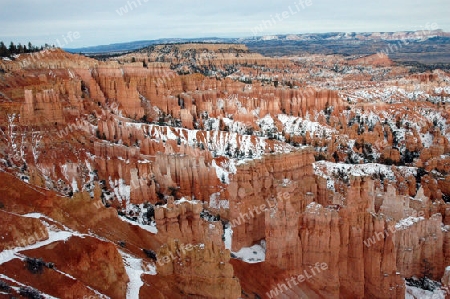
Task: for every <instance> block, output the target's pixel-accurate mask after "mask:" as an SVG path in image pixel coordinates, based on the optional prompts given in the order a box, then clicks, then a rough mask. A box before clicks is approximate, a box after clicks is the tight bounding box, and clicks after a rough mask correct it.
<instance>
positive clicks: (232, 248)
mask: <svg viewBox="0 0 450 299" xmlns="http://www.w3.org/2000/svg"><path fill="white" fill-rule="evenodd" d="M31 55H34V54H23V55H20V56H17V57H16V58H15V59H14V60H11V59H3V60H0V129H1V130H0V214H2V219H3V221H2V222H1V223H0V237H1V241H0V250H1V251H0V298H12V297H15V298H27V297H26V296H27V295H26V294H27V292H37V293H40V294H42V296H46V298H53V297H54V298H227V299H228V298H229V299H235V298H255V299H256V298H302V297H303V298H415V297H413V295H412V294H414V292H415V291H417V290H418V289H420V287H426V286H427V285H433V286H434V287H429V289H428V290H422V291H423V292H428V293H426V294H428V296H429V298H432V297H431V296H440V297H433V298H450V295H449V294H450V293H448V292H447V291H446V290H448V286H449V284H450V280H449V279H448V277H449V275H450V268H447V267H448V266H450V206H448V202H450V156H449V153H450V143H449V141H450V127H449V118H450V113H449V102H450V74H449V73H448V72H446V71H444V70H440V69H435V70H433V71H428V72H417V71H414V70H413V69H412V67H408V66H405V65H403V64H398V63H396V62H395V61H392V60H391V59H390V58H389V57H388V56H387V55H377V54H375V55H368V56H364V57H361V55H355V56H353V55H350V56H347V55H345V56H344V55H338V54H332V55H324V54H309V55H302V56H284V57H266V56H264V55H262V54H259V53H255V52H252V51H250V50H249V49H248V48H247V47H246V46H245V45H242V44H220V43H219V44H208V43H186V44H164V45H155V46H150V47H147V48H143V49H140V50H138V51H135V52H132V53H128V54H124V55H121V56H117V57H109V58H107V59H104V60H96V59H93V58H89V57H86V56H82V55H78V54H71V53H67V52H65V51H63V50H61V49H52V50H51V51H50V50H48V51H46V52H45V53H43V54H42V55H39V59H31ZM318 265H320V267H319V266H318ZM325 266H326V267H325ZM318 269H320V270H318ZM302 275H303V276H302ZM301 276H302V277H303V278H302V279H300V277H301ZM293 277H299V278H298V279H297V280H294V279H293ZM421 281H422V283H420V282H421ZM415 282H418V283H416V284H414V283H415ZM433 292H434V293H433ZM49 296H52V297H49ZM36 298H40V297H36Z"/></svg>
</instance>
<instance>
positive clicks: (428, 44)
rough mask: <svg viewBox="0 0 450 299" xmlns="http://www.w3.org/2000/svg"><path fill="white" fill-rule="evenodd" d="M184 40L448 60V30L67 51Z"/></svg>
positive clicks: (270, 52) (281, 51)
mask: <svg viewBox="0 0 450 299" xmlns="http://www.w3.org/2000/svg"><path fill="white" fill-rule="evenodd" d="M184 42H207V43H241V44H245V45H246V46H248V48H249V49H250V51H253V52H258V53H261V54H264V55H266V56H285V55H301V54H305V53H318V54H343V55H367V54H375V53H385V54H387V55H389V57H390V58H391V59H394V60H397V61H417V62H420V63H425V64H434V63H450V33H446V32H443V31H442V30H433V31H415V32H369V33H355V32H352V33H344V32H333V33H314V34H289V35H268V36H259V37H249V38H215V37H209V38H196V39H181V38H169V39H158V40H148V41H134V42H128V43H118V44H111V45H101V46H94V47H87V48H80V49H66V50H67V51H69V52H74V53H84V54H88V55H93V54H100V53H102V54H105V53H106V54H114V53H124V52H130V51H134V50H138V49H141V48H144V47H148V46H151V45H156V44H171V43H184Z"/></svg>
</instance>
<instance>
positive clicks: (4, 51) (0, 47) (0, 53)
mask: <svg viewBox="0 0 450 299" xmlns="http://www.w3.org/2000/svg"><path fill="white" fill-rule="evenodd" d="M48 46H49V45H47V44H46V45H45V47H48ZM41 50H44V47H43V46H40V47H37V46H34V45H32V44H31V43H30V42H29V43H28V45H22V44H21V43H19V44H18V45H15V44H14V43H13V42H11V43H10V44H9V46H8V47H7V46H6V45H5V43H4V42H2V41H0V57H9V56H11V55H14V54H22V53H33V52H37V51H41Z"/></svg>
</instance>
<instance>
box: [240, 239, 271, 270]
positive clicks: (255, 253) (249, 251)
mask: <svg viewBox="0 0 450 299" xmlns="http://www.w3.org/2000/svg"><path fill="white" fill-rule="evenodd" d="M265 244H266V242H265V241H264V240H263V241H261V244H260V245H258V244H255V245H253V246H251V247H243V248H241V250H239V251H238V252H234V255H235V256H236V257H237V258H239V259H241V260H243V261H244V262H246V263H249V264H255V263H260V262H264V261H265V260H266V246H265Z"/></svg>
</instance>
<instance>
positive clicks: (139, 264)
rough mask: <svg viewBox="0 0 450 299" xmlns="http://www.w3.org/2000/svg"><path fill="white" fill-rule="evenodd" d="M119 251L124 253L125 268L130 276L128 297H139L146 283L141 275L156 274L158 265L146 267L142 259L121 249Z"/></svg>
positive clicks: (128, 298) (130, 298)
mask: <svg viewBox="0 0 450 299" xmlns="http://www.w3.org/2000/svg"><path fill="white" fill-rule="evenodd" d="M119 252H120V254H121V255H122V258H123V263H124V265H125V270H126V272H127V275H128V277H129V278H130V282H128V286H127V299H139V298H140V297H139V291H140V289H141V287H142V286H143V285H144V282H143V281H142V278H141V275H143V274H150V275H156V267H155V266H153V265H147V266H146V267H144V265H143V261H142V259H139V258H135V257H133V256H131V255H129V254H128V253H125V252H123V251H120V250H119Z"/></svg>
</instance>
